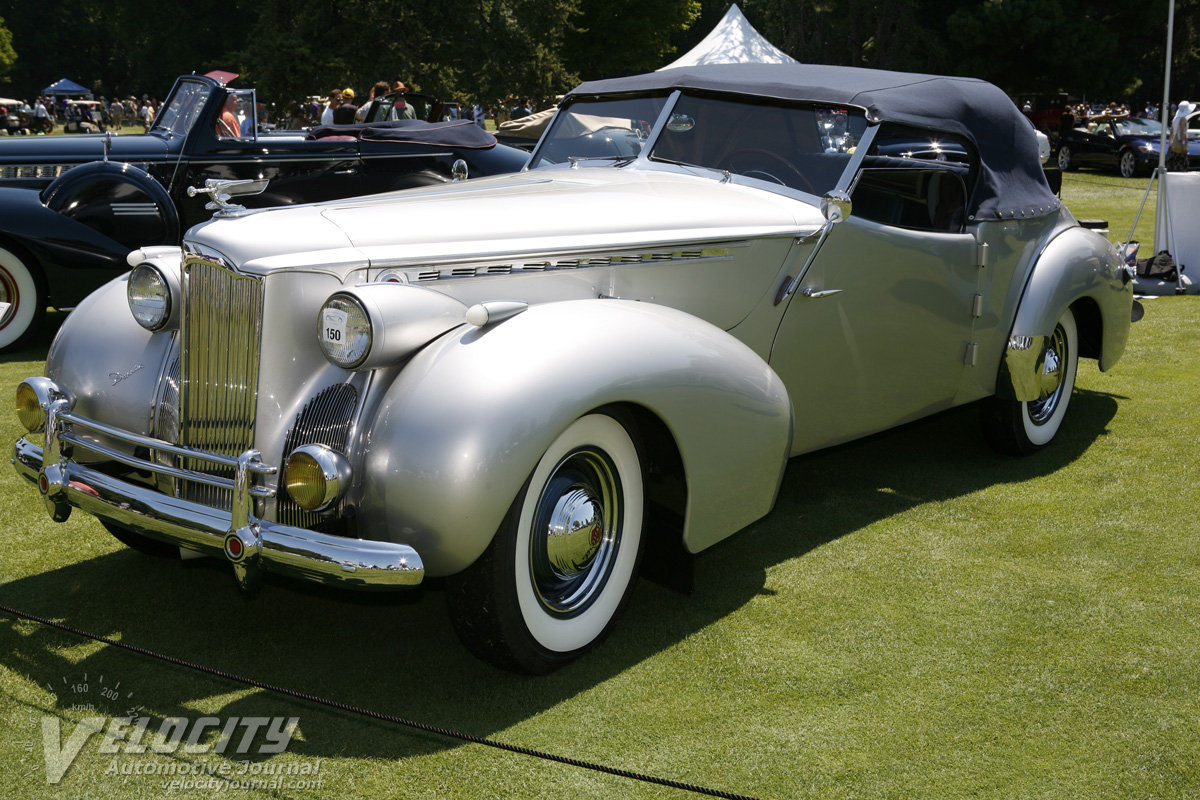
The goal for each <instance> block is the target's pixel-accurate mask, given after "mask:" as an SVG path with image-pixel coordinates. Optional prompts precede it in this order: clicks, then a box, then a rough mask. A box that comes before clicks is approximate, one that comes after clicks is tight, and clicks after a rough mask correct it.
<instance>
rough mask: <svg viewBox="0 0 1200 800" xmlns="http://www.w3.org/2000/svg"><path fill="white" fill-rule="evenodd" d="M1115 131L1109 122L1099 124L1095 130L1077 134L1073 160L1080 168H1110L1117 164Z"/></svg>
mask: <svg viewBox="0 0 1200 800" xmlns="http://www.w3.org/2000/svg"><path fill="white" fill-rule="evenodd" d="M1118 149H1120V144H1119V143H1118V142H1117V137H1116V131H1115V130H1114V128H1113V124H1112V123H1111V122H1101V123H1099V124H1098V125H1097V126H1096V128H1095V130H1093V131H1091V132H1088V133H1084V132H1080V133H1079V134H1078V143H1077V146H1076V150H1075V160H1076V161H1077V162H1078V163H1079V164H1080V165H1081V166H1091V167H1112V166H1113V165H1114V164H1116V163H1117V150H1118Z"/></svg>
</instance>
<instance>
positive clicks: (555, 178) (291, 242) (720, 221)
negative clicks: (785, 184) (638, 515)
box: [186, 169, 822, 272]
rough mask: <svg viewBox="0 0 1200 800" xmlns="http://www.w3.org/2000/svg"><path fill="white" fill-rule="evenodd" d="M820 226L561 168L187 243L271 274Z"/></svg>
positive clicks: (276, 218)
mask: <svg viewBox="0 0 1200 800" xmlns="http://www.w3.org/2000/svg"><path fill="white" fill-rule="evenodd" d="M821 222H822V219H821V216H820V213H819V212H818V210H817V209H816V208H814V207H812V206H809V205H806V204H804V203H800V202H797V201H796V200H794V199H790V198H787V197H783V196H779V195H774V194H772V193H770V192H765V191H762V190H760V189H751V188H746V187H744V186H738V185H736V184H732V183H721V182H720V181H719V180H716V179H713V178H707V177H696V176H690V175H680V174H673V173H664V172H655V171H635V170H628V169H626V170H618V169H582V170H568V169H563V170H545V171H536V172H525V173H518V174H515V175H504V176H496V177H493V178H483V179H479V180H474V181H469V182H467V183H460V184H449V185H446V186H441V187H436V188H430V189H414V190H408V191H403V192H395V193H390V194H385V195H374V196H370V197H363V198H356V199H352V200H345V201H339V202H334V203H323V204H315V205H309V206H298V207H291V208H284V209H267V210H263V211H260V212H254V213H250V214H247V215H245V216H242V217H239V218H233V219H215V220H212V221H209V222H206V223H203V224H201V225H198V226H196V227H195V228H193V229H192V230H191V231H190V232H189V234H188V236H187V237H186V238H187V240H188V241H190V242H195V243H198V244H202V245H204V246H207V247H210V248H213V249H215V250H217V251H218V252H220V253H221V254H222V255H224V256H225V257H226V258H227V259H229V260H231V261H233V262H234V263H237V264H239V265H240V266H241V267H242V268H243V269H247V270H249V271H252V272H265V271H269V270H272V269H284V268H293V269H294V268H298V267H315V268H318V269H319V268H336V267H337V266H338V265H343V266H345V267H355V266H405V265H423V264H430V263H438V262H447V261H455V260H458V259H469V258H480V257H496V258H504V257H507V256H509V255H536V254H538V253H545V252H555V253H561V252H571V251H573V250H576V251H584V250H590V249H595V248H597V247H605V248H612V247H638V246H642V245H661V244H668V243H687V242H700V241H715V240H729V239H744V238H754V237H761V236H779V235H788V236H790V235H799V234H804V233H808V232H811V231H814V230H816V229H817V228H818V227H819V226H820V224H821Z"/></svg>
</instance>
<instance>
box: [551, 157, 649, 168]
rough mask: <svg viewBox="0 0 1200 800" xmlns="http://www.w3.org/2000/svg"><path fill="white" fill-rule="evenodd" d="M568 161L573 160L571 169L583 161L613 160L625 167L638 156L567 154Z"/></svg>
mask: <svg viewBox="0 0 1200 800" xmlns="http://www.w3.org/2000/svg"><path fill="white" fill-rule="evenodd" d="M567 161H569V162H571V169H575V167H576V166H577V165H578V164H579V163H580V162H583V161H612V162H613V163H615V164H617V166H621V167H623V166H625V165H626V164H629V163H632V162H634V161H637V156H636V155H624V156H588V157H586V158H585V157H583V156H567Z"/></svg>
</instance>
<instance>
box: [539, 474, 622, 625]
mask: <svg viewBox="0 0 1200 800" xmlns="http://www.w3.org/2000/svg"><path fill="white" fill-rule="evenodd" d="M620 496H621V484H620V479H619V478H618V477H617V472H616V468H615V467H614V466H613V463H612V461H611V460H610V459H609V458H608V456H607V455H606V454H604V453H603V452H598V451H592V450H577V451H575V452H573V453H571V454H569V455H567V456H566V457H565V458H564V459H563V460H562V461H561V462H559V464H558V466H557V467H555V469H554V472H553V473H552V474H551V475H550V478H549V480H547V481H546V486H545V488H544V489H543V490H542V494H541V496H540V497H539V498H538V505H537V510H536V511H535V513H534V518H533V529H532V530H531V531H530V552H529V559H530V564H529V566H530V580H531V581H532V582H533V589H534V592H535V593H536V594H537V597H538V600H539V601H540V602H541V604H542V606H543V608H545V609H546V610H547V611H548V612H550V613H551V614H553V615H555V616H558V617H563V618H569V617H572V616H575V615H577V614H580V613H582V612H583V611H585V610H586V609H587V608H588V606H590V605H591V603H592V601H593V600H595V599H596V597H598V596H599V595H600V592H601V590H602V589H603V588H604V584H605V583H606V582H607V580H608V576H609V573H610V572H611V569H612V564H613V560H614V557H615V556H616V552H617V549H618V547H619V546H620V539H621V524H620V523H621V520H620V516H621V509H620Z"/></svg>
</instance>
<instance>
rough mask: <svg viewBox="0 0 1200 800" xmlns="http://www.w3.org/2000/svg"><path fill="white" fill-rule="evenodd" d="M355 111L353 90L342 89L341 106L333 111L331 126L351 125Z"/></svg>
mask: <svg viewBox="0 0 1200 800" xmlns="http://www.w3.org/2000/svg"><path fill="white" fill-rule="evenodd" d="M355 111H358V106H356V105H354V90H353V89H351V88H350V87H346V88H345V89H342V104H341V105H340V106H338V107H337V108H335V109H334V110H333V124H334V125H353V124H354V112H355Z"/></svg>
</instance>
